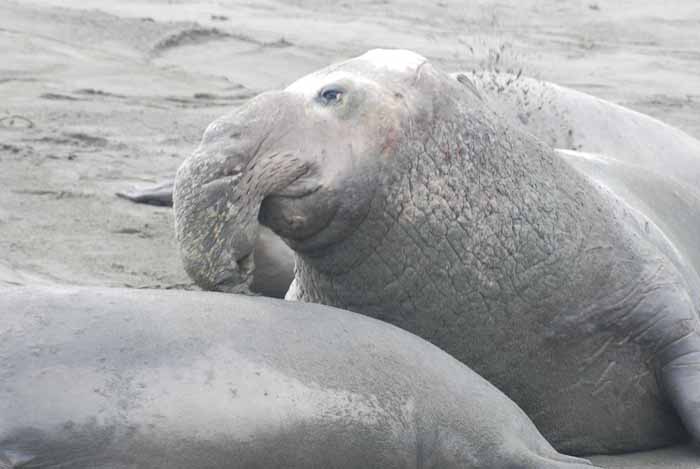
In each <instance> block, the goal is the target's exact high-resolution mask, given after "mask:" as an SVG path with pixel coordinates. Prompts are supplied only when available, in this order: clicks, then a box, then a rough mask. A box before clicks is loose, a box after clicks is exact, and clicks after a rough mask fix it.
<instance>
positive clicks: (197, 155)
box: [174, 50, 700, 454]
mask: <svg viewBox="0 0 700 469" xmlns="http://www.w3.org/2000/svg"><path fill="white" fill-rule="evenodd" d="M486 102H487V100H485V99H483V96H481V95H480V93H478V92H475V91H474V90H473V89H472V87H468V86H464V85H463V84H462V83H460V82H459V81H458V80H456V79H454V78H453V77H450V76H449V75H447V74H445V73H443V72H442V71H440V70H439V69H437V68H436V67H434V66H432V65H431V64H430V63H429V62H428V61H427V60H426V59H424V58H423V57H421V56H419V55H417V54H414V53H411V52H408V51H385V50H376V51H371V52H369V53H367V54H365V55H363V56H361V57H358V58H356V59H353V60H349V61H347V62H343V63H340V64H336V65H333V66H331V67H328V68H326V69H323V70H321V71H319V72H316V73H313V74H311V75H309V76H307V77H304V78H302V79H300V80H298V81H297V82H295V83H294V84H292V85H290V86H289V87H288V88H287V89H285V90H284V91H277V92H270V93H265V94H262V95H260V96H258V97H256V98H254V99H253V100H251V101H250V102H248V103H247V104H246V105H245V106H243V107H241V108H239V109H238V110H236V111H235V112H233V113H231V114H229V115H226V116H224V117H222V118H221V119H219V120H217V121H215V122H214V123H212V124H211V125H210V126H209V128H208V129H207V131H206V132H205V134H204V137H203V139H202V142H201V145H200V146H199V148H198V149H197V150H196V151H195V152H194V153H193V155H192V156H191V157H190V158H188V159H187V160H186V161H185V162H184V163H183V165H182V166H181V168H180V170H179V172H178V175H177V178H176V182H175V193H174V196H175V197H174V202H175V211H176V231H177V236H178V240H179V242H180V246H181V253H182V257H183V260H184V263H185V267H186V270H187V271H188V273H189V274H190V275H191V276H192V277H193V278H194V279H195V281H197V282H198V283H199V284H200V285H201V286H203V287H205V288H211V289H218V290H225V291H230V290H235V289H236V288H239V287H238V286H237V285H239V284H241V283H245V282H246V281H247V277H248V275H249V271H250V267H251V262H250V260H251V257H252V254H251V253H252V249H253V247H254V240H255V233H256V230H257V225H258V221H260V222H262V224H264V225H266V226H268V227H270V228H271V229H272V230H274V231H275V232H276V233H277V234H279V235H280V236H282V237H283V238H285V240H286V242H287V243H288V244H289V245H290V246H291V247H292V248H293V249H294V250H295V251H296V254H297V255H296V274H295V281H294V283H293V285H292V287H291V289H290V292H289V293H288V297H289V298H290V299H297V300H303V301H312V302H319V303H324V304H329V305H335V306H340V307H344V308H347V309H350V310H352V311H356V312H361V313H364V314H368V315H370V316H374V317H377V318H380V319H383V320H386V321H389V322H391V323H393V324H395V325H398V326H400V327H402V328H405V329H407V330H410V331H412V332H414V333H416V334H417V335H419V336H422V337H424V338H427V339H428V340H430V341H431V342H433V343H434V344H436V345H438V346H439V347H441V348H442V349H444V350H446V351H448V352H449V353H450V354H452V355H454V356H455V357H457V358H458V359H460V360H461V361H463V362H464V363H466V364H468V365H469V366H471V367H473V368H474V369H475V370H476V371H477V372H479V373H480V374H482V375H483V376H484V377H485V378H486V379H488V380H490V381H491V382H493V383H494V384H496V385H497V386H498V387H499V388H500V389H501V390H503V391H504V392H505V393H506V394H507V395H508V396H509V397H511V398H512V399H513V400H514V401H515V402H517V403H518V404H519V405H520V406H521V407H522V408H523V409H524V410H525V412H526V413H527V414H528V415H529V416H530V417H531V418H532V419H533V420H534V422H535V424H536V425H537V426H538V428H540V430H541V431H542V433H543V434H544V435H545V437H546V438H547V439H549V440H550V441H551V442H553V444H554V445H555V446H556V447H557V448H559V449H560V450H565V451H568V452H573V453H577V454H585V453H589V454H590V453H606V452H626V451H632V450H641V449H646V448H653V447H659V446H663V445H667V444H670V443H672V442H676V441H679V440H683V439H685V438H687V436H688V435H690V436H691V437H692V438H693V439H694V440H695V441H698V440H700V405H698V402H700V336H699V335H698V327H699V324H698V313H697V311H698V306H699V305H700V286H699V285H700V282H699V281H698V276H697V272H698V270H699V269H700V265H698V264H697V263H695V262H694V261H691V259H697V252H698V249H700V247H699V245H698V244H697V243H694V244H691V245H677V244H674V241H673V240H678V239H681V238H680V237H678V236H675V237H670V236H667V235H666V233H664V231H663V230H662V229H660V228H659V227H658V226H657V224H655V223H654V221H653V220H652V219H651V218H650V217H649V216H647V215H646V214H645V213H644V205H643V204H641V203H632V202H631V201H627V200H625V196H624V195H625V194H624V193H622V192H616V190H615V189H616V187H617V188H619V187H623V186H624V183H625V181H624V180H622V181H621V182H620V181H618V182H620V184H618V185H617V186H615V185H614V184H609V185H604V184H602V183H601V180H600V179H596V178H594V177H592V176H590V175H589V174H587V173H586V170H585V168H586V167H588V166H586V165H585V164H582V165H578V166H576V165H573V164H571V162H570V161H568V160H567V159H565V158H562V157H560V156H557V155H556V154H555V153H554V151H553V150H552V149H551V148H550V147H548V146H546V145H545V144H544V143H543V142H541V141H540V140H538V139H536V138H534V137H533V136H532V135H531V134H529V133H527V132H525V131H523V130H522V129H521V128H519V127H518V126H514V125H511V122H510V120H508V119H503V118H500V117H499V115H498V114H496V113H495V112H494V111H492V109H491V108H490V107H489V106H488V105H487V104H486ZM662 156H663V155H659V157H662ZM688 164H692V165H696V164H697V165H700V157H699V158H696V159H695V160H689V162H688ZM695 168H696V167H695V166H693V167H692V168H689V171H691V170H692V171H694V170H695ZM648 173H649V172H648V171H647V172H646V173H644V175H646V176H649V174H648ZM652 176H653V174H652ZM640 180H643V179H637V182H638V181H640ZM667 181H671V180H670V179H667ZM671 184H672V182H671ZM665 187H666V188H667V189H669V190H670V187H673V186H672V185H671V186H669V185H668V184H667V185H666V186H665ZM694 190H695V189H694V188H692V187H689V186H687V185H682V184H680V185H678V186H677V187H675V188H674V189H673V191H675V192H666V193H665V196H668V197H667V199H666V200H665V202H664V203H668V204H670V205H666V207H667V208H668V207H673V200H674V197H675V198H676V200H683V201H687V202H688V204H687V207H695V209H697V207H698V205H697V199H694V197H696V195H695V194H696V192H694ZM637 194H638V196H639V197H640V198H641V200H643V198H644V197H650V195H649V194H646V195H645V194H644V193H643V191H637ZM674 194H675V195H674ZM694 201H695V202H694ZM662 206H663V204H659V205H657V208H658V207H662ZM677 206H679V207H680V206H681V205H677ZM660 215H663V214H660ZM687 215H688V218H689V219H690V218H692V219H694V220H697V219H698V218H697V217H698V215H697V212H695V213H689V214H687ZM666 220H670V218H668V217H667V218H666ZM669 223H673V222H672V221H669ZM684 223H686V226H685V227H683V226H682V227H681V229H680V230H679V231H681V232H682V231H683V230H684V229H685V228H688V227H690V228H692V229H695V230H696V231H697V229H698V227H697V226H690V225H688V222H687V221H686V222H684ZM693 253H694V254H695V257H694V258H692V257H690V255H691V254H693Z"/></svg>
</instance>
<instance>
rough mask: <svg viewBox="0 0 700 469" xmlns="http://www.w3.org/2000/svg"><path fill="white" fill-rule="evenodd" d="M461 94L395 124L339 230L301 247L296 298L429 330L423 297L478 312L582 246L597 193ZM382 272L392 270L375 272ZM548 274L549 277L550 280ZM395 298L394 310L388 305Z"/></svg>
mask: <svg viewBox="0 0 700 469" xmlns="http://www.w3.org/2000/svg"><path fill="white" fill-rule="evenodd" d="M459 94H461V95H465V94H467V93H464V92H463V91H462V90H460V93H459ZM459 94H457V93H455V95H452V96H450V95H448V96H445V94H442V95H440V96H438V97H436V98H435V100H436V101H435V102H433V103H432V110H431V112H426V113H425V115H424V116H421V117H423V118H424V120H421V121H415V120H414V121H410V122H408V123H407V124H406V125H404V127H403V129H402V131H403V132H404V133H405V134H404V135H403V136H402V138H399V139H398V141H399V142H401V143H400V147H399V148H397V150H396V154H395V155H394V158H395V161H394V162H393V164H389V165H387V166H386V167H385V168H384V173H383V174H382V179H383V180H382V181H381V182H380V184H379V189H377V194H375V197H374V199H373V201H372V206H371V208H370V210H369V213H368V215H367V218H366V219H365V220H364V222H363V223H362V224H361V225H359V226H358V227H357V228H356V229H355V231H354V232H353V234H352V235H351V236H350V237H349V238H348V239H346V240H345V241H344V242H343V243H338V244H336V245H333V246H331V247H330V248H328V249H326V250H324V251H321V252H308V253H307V252H303V251H302V252H299V253H298V258H297V263H298V266H297V274H296V278H297V285H296V288H297V289H298V293H297V295H298V297H299V299H303V300H310V301H320V302H323V303H330V304H334V305H337V306H341V307H346V308H350V309H355V310H357V311H362V312H374V313H376V315H379V316H383V315H389V316H391V315H394V314H401V315H403V316H405V318H403V319H402V321H403V320H407V321H410V322H414V323H415V324H414V326H415V327H416V330H418V331H420V332H421V333H424V334H427V335H428V336H434V335H436V334H439V331H433V330H431V331H427V330H422V328H421V327H420V315H421V314H422V313H420V312H421V311H423V310H424V308H423V305H422V301H423V300H422V298H429V301H430V302H431V304H430V306H429V308H430V309H431V310H433V309H436V308H437V307H438V304H437V303H435V301H436V300H438V299H441V300H444V301H447V300H448V299H449V298H450V297H451V298H460V299H461V301H460V303H461V304H470V305H479V306H480V307H481V308H483V310H484V312H486V311H489V310H491V309H492V306H491V303H492V302H493V301H498V298H500V297H503V296H504V293H506V292H511V291H513V292H514V291H515V290H517V291H518V292H519V294H525V295H527V294H528V289H530V288H534V287H536V288H537V291H533V292H532V293H533V294H534V295H533V296H537V295H540V294H541V293H543V292H542V288H541V287H544V285H536V284H537V283H541V282H542V279H541V275H539V272H540V271H541V269H540V267H542V266H545V265H546V266H547V269H548V270H551V269H552V268H553V265H554V266H555V265H556V264H557V263H562V264H565V263H569V262H570V260H571V259H574V258H575V257H576V256H575V255H574V254H575V253H576V252H578V251H579V250H580V249H582V248H583V247H585V244H587V237H588V236H589V231H590V229H591V227H590V226H586V224H584V223H581V220H591V219H594V217H592V216H591V214H592V213H593V212H595V211H596V210H597V207H596V197H595V195H593V196H589V197H586V196H585V195H586V194H588V193H591V192H592V190H591V188H590V187H589V186H588V184H587V183H586V182H585V181H584V180H583V179H582V178H581V177H579V176H578V175H577V174H576V173H574V172H573V171H572V170H570V169H569V168H568V167H567V166H565V165H564V164H563V163H561V162H560V161H559V160H558V159H556V158H555V156H554V155H553V154H552V152H551V150H549V149H548V148H546V147H545V146H544V145H541V144H540V143H539V142H537V141H536V140H534V139H532V138H531V137H529V136H527V135H524V134H522V133H520V132H519V131H516V130H515V129H512V128H509V127H507V126H505V125H503V124H502V123H501V122H500V121H499V119H498V118H497V117H496V116H494V115H493V114H492V113H491V111H490V110H489V109H487V108H485V107H484V106H483V104H481V103H478V102H477V101H476V98H475V97H473V96H472V95H468V94H467V96H466V97H459V98H458V97H455V96H459ZM435 240H437V242H435ZM437 259H445V260H446V262H445V263H444V264H443V263H439V262H436V260H437ZM509 263H510V264H511V265H508V264H509ZM554 268H556V267H554ZM375 272H381V274H380V275H378V274H377V273H375ZM380 277H381V278H389V279H391V281H390V282H384V283H377V281H376V280H375V279H376V278H380ZM549 282H550V283H548V284H547V288H548V289H550V288H556V286H557V283H558V282H559V280H557V279H556V278H550V279H549ZM448 290H449V294H445V295H441V294H440V292H441V291H444V293H448ZM359 292H362V294H359ZM454 293H458V295H455V294H454ZM465 300H466V301H465ZM398 304H400V305H402V306H401V308H400V309H401V311H395V308H389V309H388V310H386V309H385V307H386V306H387V305H392V306H395V305H398ZM443 307H444V308H442V309H444V311H445V312H448V311H454V312H455V313H456V312H457V311H458V310H459V309H460V306H459V305H456V304H455V305H443ZM387 319H388V318H387Z"/></svg>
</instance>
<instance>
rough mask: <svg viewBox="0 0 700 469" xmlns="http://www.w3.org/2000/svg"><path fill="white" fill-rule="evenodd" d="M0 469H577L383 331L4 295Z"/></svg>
mask: <svg viewBox="0 0 700 469" xmlns="http://www.w3.org/2000/svg"><path fill="white" fill-rule="evenodd" d="M0 331H2V333H1V334H2V335H1V336H2V341H0V376H1V377H2V386H0V468H8V469H9V468H39V467H41V468H59V467H61V468H67V467H70V468H72V469H88V468H95V467H100V468H109V469H127V468H129V469H132V468H151V469H192V468H200V469H205V468H207V469H215V468H221V469H224V468H246V469H254V468H260V469H276V468H279V469H282V468H285V469H293V468H299V469H301V468H311V467H315V468H331V469H343V468H347V469H356V468H377V469H380V468H381V469H391V468H397V469H398V468H402V469H403V468H407V467H421V468H435V469H438V468H439V469H450V468H455V469H457V468H475V469H476V468H518V469H584V468H591V467H592V466H590V465H589V464H588V462H587V461H585V460H581V459H577V458H572V457H569V456H564V455H562V454H560V453H558V452H556V451H555V450H554V449H553V448H552V447H551V446H550V445H549V444H548V443H547V442H546V441H545V440H544V438H542V436H541V435H540V434H539V433H538V432H537V429H536V428H535V427H534V425H533V424H532V422H531V421H530V420H529V419H528V418H527V416H526V415H525V414H524V413H523V412H522V411H521V410H520V409H519V408H518V407H517V406H516V405H515V404H514V403H513V402H512V401H510V400H509V399H508V398H507V397H506V396H505V395H503V394H502V393H500V392H499V391H498V390H496V389H495V388H494V387H493V386H492V385H491V384H489V383H488V382H486V381H485V380H484V379H482V378H481V377H479V376H478V375H476V374H475V373H474V372H472V371H471V370H469V369H468V368H467V367H466V366H464V365H463V364H461V363H460V362H458V361H457V360H455V359H454V358H452V357H450V356H449V355H447V354H446V353H444V352H443V351H441V350H439V349H438V348H437V347H435V346H433V345H431V344H429V343H427V342H426V341H424V340H421V339H420V338H418V337H416V336H414V335H412V334H410V333H408V332H405V331H403V330H401V329H399V328H396V327H393V326H391V325H389V324H386V323H383V322H379V321H376V320H374V319H371V318H368V317H365V316H361V315H357V314H354V313H350V312H347V311H342V310H338V309H335V308H329V307H325V306H321V305H307V304H294V303H289V302H283V301H280V300H274V299H269V298H260V297H258V298H251V297H244V296H239V295H222V294H217V293H204V292H177V291H148V290H124V289H96V288H95V289H86V288H10V289H4V290H3V291H2V295H0Z"/></svg>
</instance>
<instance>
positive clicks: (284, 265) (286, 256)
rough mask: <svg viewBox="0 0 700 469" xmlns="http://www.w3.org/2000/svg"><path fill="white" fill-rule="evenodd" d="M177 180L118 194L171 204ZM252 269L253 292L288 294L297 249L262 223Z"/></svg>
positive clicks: (281, 295)
mask: <svg viewBox="0 0 700 469" xmlns="http://www.w3.org/2000/svg"><path fill="white" fill-rule="evenodd" d="M174 182H175V181H174V180H173V179H167V180H165V181H163V182H161V183H159V184H157V185H155V186H152V187H147V188H144V189H134V190H131V191H126V192H118V193H117V196H118V197H121V198H123V199H126V200H130V201H131V202H134V203H139V204H147V205H156V206H162V207H170V206H172V205H173V184H174ZM0 273H1V271H0ZM251 273H252V278H251V281H250V286H249V287H250V288H249V289H250V293H252V294H260V295H265V296H270V297H273V298H284V295H285V294H286V293H287V290H288V289H289V284H290V283H292V279H294V252H293V251H292V250H291V249H290V248H289V247H288V246H287V245H286V244H285V243H284V241H282V240H281V239H280V238H279V236H277V235H275V234H274V233H273V232H272V231H271V230H270V229H268V228H265V227H260V231H259V234H258V238H257V240H256V242H255V268H254V270H252V271H251ZM242 291H243V292H245V289H243V290H242Z"/></svg>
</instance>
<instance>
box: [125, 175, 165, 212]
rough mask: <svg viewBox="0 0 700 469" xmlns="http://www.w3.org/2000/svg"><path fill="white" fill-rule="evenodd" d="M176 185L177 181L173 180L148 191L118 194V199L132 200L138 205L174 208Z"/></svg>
mask: <svg viewBox="0 0 700 469" xmlns="http://www.w3.org/2000/svg"><path fill="white" fill-rule="evenodd" d="M174 184H175V179H172V178H171V179H167V180H165V181H163V182H161V183H159V184H156V185H155V186H152V187H149V188H146V189H141V190H133V191H126V192H117V197H121V198H122V199H127V200H130V201H132V202H135V203H137V204H148V205H158V206H160V207H172V206H173V186H174Z"/></svg>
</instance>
